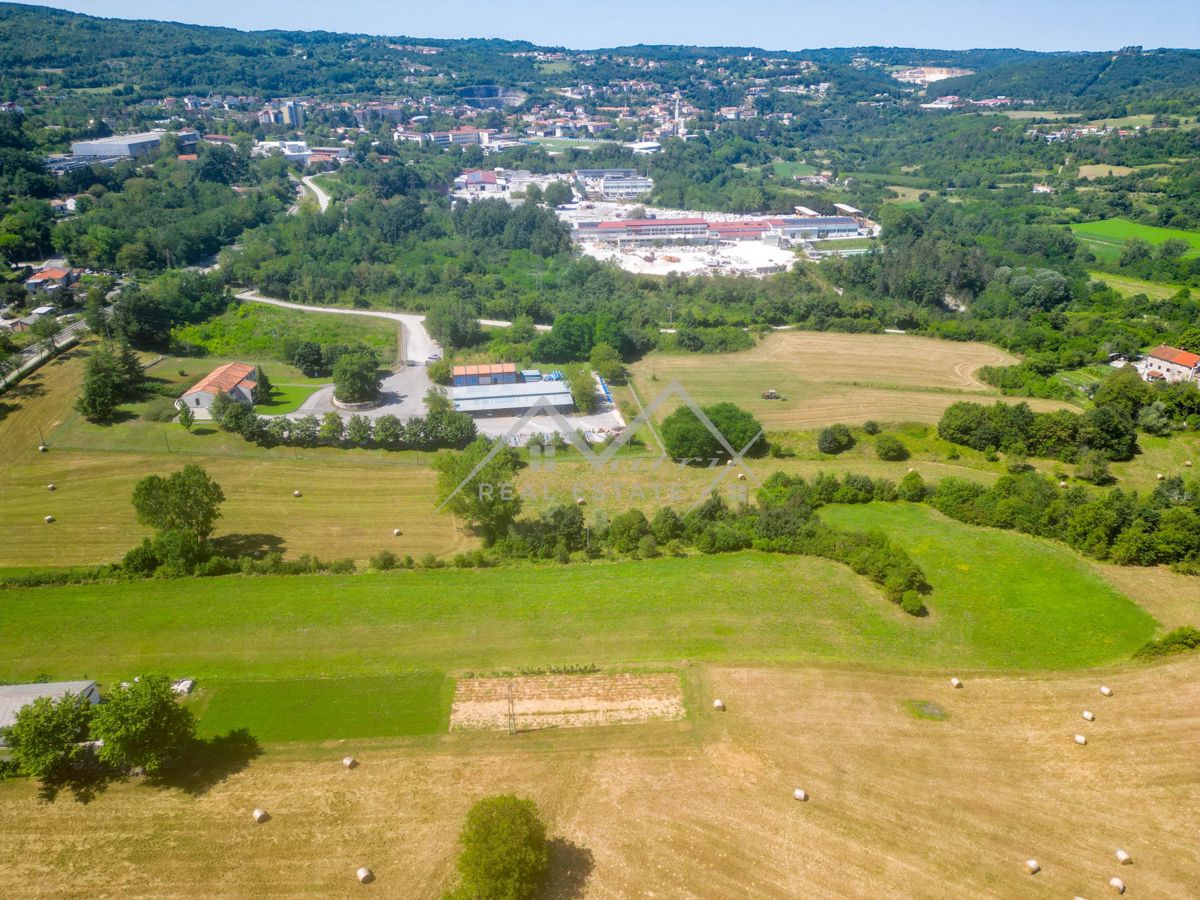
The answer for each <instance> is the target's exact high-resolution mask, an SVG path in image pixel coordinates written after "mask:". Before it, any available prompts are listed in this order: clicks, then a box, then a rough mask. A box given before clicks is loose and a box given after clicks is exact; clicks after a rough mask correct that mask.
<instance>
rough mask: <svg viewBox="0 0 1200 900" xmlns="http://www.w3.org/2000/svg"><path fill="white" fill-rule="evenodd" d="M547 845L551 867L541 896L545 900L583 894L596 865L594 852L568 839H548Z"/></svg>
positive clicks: (540, 892)
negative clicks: (593, 857)
mask: <svg viewBox="0 0 1200 900" xmlns="http://www.w3.org/2000/svg"><path fill="white" fill-rule="evenodd" d="M546 848H547V849H548V850H549V851H550V867H549V869H547V871H546V881H545V883H544V885H543V886H542V889H541V891H539V892H538V897H540V898H542V900H573V898H575V897H582V896H583V892H584V890H585V889H586V888H587V883H588V879H589V878H591V877H592V869H594V868H595V862H594V860H593V859H592V851H591V850H589V849H588V848H587V847H580V846H579V845H578V844H576V843H575V842H573V841H569V840H567V839H566V838H553V839H552V840H549V841H547V842H546Z"/></svg>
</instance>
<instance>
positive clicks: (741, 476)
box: [738, 472, 746, 481]
mask: <svg viewBox="0 0 1200 900" xmlns="http://www.w3.org/2000/svg"><path fill="white" fill-rule="evenodd" d="M745 480H746V473H745V472H738V481H745Z"/></svg>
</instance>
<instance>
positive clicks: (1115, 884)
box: [1108, 878, 1125, 894]
mask: <svg viewBox="0 0 1200 900" xmlns="http://www.w3.org/2000/svg"><path fill="white" fill-rule="evenodd" d="M1108 887H1109V889H1110V890H1112V892H1113V893H1114V894H1123V893H1125V882H1123V881H1122V880H1121V879H1120V878H1110V879H1108Z"/></svg>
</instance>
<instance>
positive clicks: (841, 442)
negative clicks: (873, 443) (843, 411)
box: [817, 424, 854, 456]
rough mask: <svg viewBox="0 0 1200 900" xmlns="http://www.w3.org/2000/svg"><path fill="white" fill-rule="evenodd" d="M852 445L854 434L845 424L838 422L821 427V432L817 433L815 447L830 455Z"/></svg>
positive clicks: (847, 448)
mask: <svg viewBox="0 0 1200 900" xmlns="http://www.w3.org/2000/svg"><path fill="white" fill-rule="evenodd" d="M853 446H854V435H852V434H851V433H850V429H849V428H847V427H846V426H845V425H841V424H838V425H831V426H829V427H828V428H822V429H821V433H820V434H818V435H817V449H818V450H820V451H821V452H822V453H828V454H829V455H831V456H832V455H834V454H837V453H842V452H843V451H845V450H849V449H850V448H851V447H853Z"/></svg>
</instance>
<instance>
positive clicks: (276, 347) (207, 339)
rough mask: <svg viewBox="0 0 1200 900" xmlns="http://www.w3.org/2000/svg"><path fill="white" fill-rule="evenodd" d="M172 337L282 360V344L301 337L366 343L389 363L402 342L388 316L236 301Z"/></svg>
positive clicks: (217, 352)
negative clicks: (339, 313)
mask: <svg viewBox="0 0 1200 900" xmlns="http://www.w3.org/2000/svg"><path fill="white" fill-rule="evenodd" d="M173 336H174V338H175V340H177V341H180V342H182V343H184V344H187V345H190V346H193V347H196V348H199V349H200V350H202V351H203V352H204V353H205V354H206V355H208V356H221V357H231V358H232V357H237V358H241V359H244V360H245V361H247V362H254V363H262V362H263V361H265V360H280V359H282V358H283V356H282V354H283V352H284V348H285V347H287V346H289V345H292V344H300V343H303V342H305V341H313V342H314V343H318V344H354V343H361V344H366V345H367V346H368V347H371V348H372V349H374V350H375V351H376V352H377V353H378V354H379V359H380V361H381V362H384V363H389V362H391V361H393V360H394V359H396V355H397V350H398V347H399V342H400V332H399V328H398V327H397V323H395V322H392V321H389V320H387V319H373V318H370V317H367V316H315V315H311V314H309V313H306V312H302V311H300V310H294V309H286V308H283V307H278V306H268V305H266V304H262V303H242V304H234V305H233V306H231V307H230V308H229V309H228V310H226V311H225V312H224V313H222V314H221V315H219V316H217V317H216V318H214V319H210V320H209V321H207V322H201V323H200V324H198V325H188V326H186V327H182V328H177V329H175V331H174V332H173Z"/></svg>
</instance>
